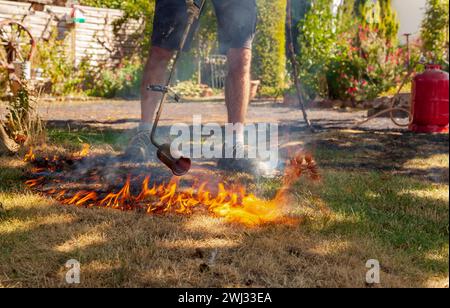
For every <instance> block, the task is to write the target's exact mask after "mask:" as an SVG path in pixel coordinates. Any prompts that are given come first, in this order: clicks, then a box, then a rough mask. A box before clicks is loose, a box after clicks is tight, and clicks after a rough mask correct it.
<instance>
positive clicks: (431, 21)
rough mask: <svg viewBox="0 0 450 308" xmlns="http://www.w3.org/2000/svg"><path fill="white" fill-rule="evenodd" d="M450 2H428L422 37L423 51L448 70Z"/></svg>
mask: <svg viewBox="0 0 450 308" xmlns="http://www.w3.org/2000/svg"><path fill="white" fill-rule="evenodd" d="M448 6H449V1H448V0H428V1H427V9H426V14H425V19H424V21H423V23H422V32H421V37H422V41H423V51H424V52H425V54H427V56H428V57H429V58H430V60H432V61H433V62H435V63H437V64H441V65H442V64H444V66H445V68H446V69H447V70H448V54H446V53H447V48H448V40H449V38H448V22H449V11H448Z"/></svg>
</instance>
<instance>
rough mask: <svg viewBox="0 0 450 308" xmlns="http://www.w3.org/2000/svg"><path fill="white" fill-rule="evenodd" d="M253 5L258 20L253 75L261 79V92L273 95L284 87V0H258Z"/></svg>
mask: <svg viewBox="0 0 450 308" xmlns="http://www.w3.org/2000/svg"><path fill="white" fill-rule="evenodd" d="M256 3H257V5H258V11H259V18H258V26H257V35H256V39H255V43H254V49H253V51H254V63H253V75H254V76H255V77H257V78H259V79H261V83H262V89H261V93H262V94H268V95H273V94H276V93H277V92H278V91H279V90H281V89H283V88H284V86H285V76H286V31H285V27H286V24H285V20H286V0H257V1H256Z"/></svg>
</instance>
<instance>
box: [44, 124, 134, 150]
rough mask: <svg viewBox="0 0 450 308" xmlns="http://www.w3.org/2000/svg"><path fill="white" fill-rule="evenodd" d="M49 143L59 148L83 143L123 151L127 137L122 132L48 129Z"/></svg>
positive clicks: (87, 129)
mask: <svg viewBox="0 0 450 308" xmlns="http://www.w3.org/2000/svg"><path fill="white" fill-rule="evenodd" d="M47 135H48V139H49V142H50V143H51V144H56V145H60V146H74V145H75V146H80V145H82V144H84V143H88V144H90V145H94V146H95V145H110V146H112V147H113V148H114V149H117V150H120V149H123V148H124V147H125V145H126V143H127V136H126V134H125V133H124V132H122V131H111V130H95V129H90V128H86V129H73V130H71V131H67V130H64V129H56V128H52V129H49V130H48V132H47Z"/></svg>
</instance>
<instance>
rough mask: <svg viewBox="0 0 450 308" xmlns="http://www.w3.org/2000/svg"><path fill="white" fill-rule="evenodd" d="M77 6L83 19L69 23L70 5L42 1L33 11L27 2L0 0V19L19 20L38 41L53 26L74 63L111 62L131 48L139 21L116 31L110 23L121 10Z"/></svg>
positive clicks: (44, 36) (138, 29)
mask: <svg viewBox="0 0 450 308" xmlns="http://www.w3.org/2000/svg"><path fill="white" fill-rule="evenodd" d="M80 9H81V10H82V11H83V13H84V16H85V18H86V22H85V23H82V24H77V25H73V24H68V23H67V22H66V20H67V16H70V13H71V8H67V7H63V6H54V5H45V7H44V9H43V11H33V10H32V9H31V4H30V3H26V2H16V1H14V2H12V1H3V0H0V21H2V20H5V19H12V20H14V21H18V22H21V23H22V24H23V25H24V26H26V27H27V28H28V29H29V30H30V31H31V33H32V34H33V36H34V37H35V39H37V40H38V41H39V42H38V44H39V43H42V42H43V40H45V39H48V38H49V36H50V33H51V30H52V29H57V30H58V34H59V38H66V39H67V42H68V44H67V45H68V46H67V50H66V52H67V54H68V55H71V59H73V61H75V63H80V61H81V60H83V59H88V60H89V61H90V63H91V65H102V64H105V65H106V66H114V65H116V64H117V63H118V62H119V61H120V59H122V58H123V57H125V56H126V55H129V54H130V53H131V52H132V51H133V49H134V48H135V45H136V44H135V43H136V41H137V37H138V36H139V33H142V32H141V27H142V23H140V22H137V21H136V22H129V23H128V24H127V25H126V27H122V29H121V30H120V31H119V33H117V34H118V35H116V34H115V33H114V31H113V29H114V27H113V24H114V21H116V20H117V19H119V18H121V17H122V16H123V12H122V11H120V10H113V9H102V8H92V7H83V6H80ZM50 12H51V13H50ZM52 13H53V14H54V16H55V17H56V18H54V17H52Z"/></svg>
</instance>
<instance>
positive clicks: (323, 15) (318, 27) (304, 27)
mask: <svg viewBox="0 0 450 308" xmlns="http://www.w3.org/2000/svg"><path fill="white" fill-rule="evenodd" d="M332 5H333V0H313V1H312V3H311V9H310V10H309V12H308V13H306V15H305V18H304V19H303V20H302V21H301V22H300V24H299V29H300V35H299V37H298V42H299V46H300V53H299V56H298V57H299V61H298V62H299V63H300V78H301V79H302V81H303V84H304V86H305V87H306V91H307V93H308V94H309V96H310V97H313V96H315V95H317V94H318V95H321V96H322V97H326V96H327V94H328V86H327V82H326V71H327V67H328V64H329V62H330V60H331V57H332V55H333V54H334V48H335V43H336V32H335V31H334V16H333V11H332Z"/></svg>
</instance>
